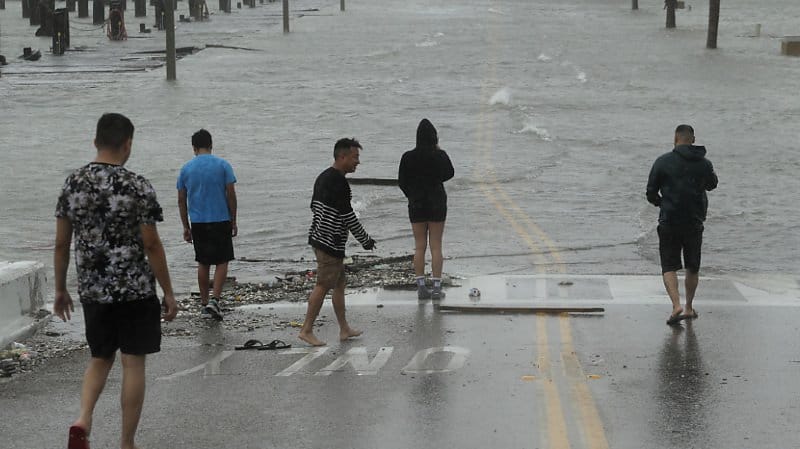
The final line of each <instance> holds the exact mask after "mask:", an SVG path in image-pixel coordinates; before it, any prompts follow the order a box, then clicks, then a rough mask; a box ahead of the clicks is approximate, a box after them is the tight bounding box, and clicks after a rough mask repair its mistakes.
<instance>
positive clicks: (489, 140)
mask: <svg viewBox="0 0 800 449" xmlns="http://www.w3.org/2000/svg"><path fill="white" fill-rule="evenodd" d="M487 29H488V35H487V37H488V40H489V43H490V45H492V46H496V42H495V39H494V34H493V33H492V31H493V27H492V26H489V27H488V28H487ZM494 54H495V53H494V52H490V54H489V57H488V58H487V61H488V62H487V65H488V73H487V75H488V76H487V78H486V79H485V82H484V83H483V85H482V87H481V109H480V112H481V116H480V120H479V123H478V139H476V141H477V142H478V155H479V159H480V160H481V162H482V164H479V165H478V167H479V168H476V175H477V177H478V178H479V179H483V180H484V181H483V182H481V183H480V184H479V187H480V189H481V191H482V192H483V194H484V196H485V197H486V198H487V199H488V200H489V202H490V203H491V204H492V205H493V206H494V207H495V209H496V210H497V211H498V212H499V214H500V215H501V216H502V217H503V218H504V219H505V220H506V221H508V223H509V224H510V225H511V227H512V229H514V231H515V232H516V233H517V235H518V236H519V238H520V239H522V241H523V242H524V243H525V244H526V245H527V247H528V248H529V249H530V251H531V256H532V258H533V260H534V263H535V265H536V271H537V272H543V271H546V267H547V266H548V265H551V266H554V267H555V269H556V270H557V271H558V272H559V273H566V268H565V265H564V262H563V259H562V257H561V253H560V252H559V249H558V246H557V245H556V244H555V242H553V240H552V239H550V237H549V236H548V235H547V233H546V232H545V231H544V230H543V229H542V228H541V227H540V226H539V225H538V224H536V222H535V221H534V220H533V219H532V218H531V217H530V216H529V214H527V213H526V212H525V211H524V210H522V208H521V207H520V206H519V204H517V203H516V202H515V201H514V200H513V199H512V198H511V196H510V195H509V194H508V192H507V191H506V190H505V189H504V188H503V187H502V186H501V185H500V183H499V182H498V180H497V176H496V169H495V165H494V163H493V161H492V157H491V148H492V146H493V142H494V140H495V139H494V131H495V122H494V116H493V114H492V113H491V111H490V110H489V108H488V101H487V99H488V98H489V95H488V92H487V90H488V85H489V83H490V82H491V83H493V84H497V82H496V81H497V70H496V68H497V66H496V62H495V61H494V60H493V55H494ZM543 246H544V247H546V248H547V251H546V252H543V251H542V247H543ZM548 256H549V258H550V259H549V260H548ZM559 324H560V330H561V348H562V350H561V357H562V360H563V368H564V370H565V374H566V377H567V383H568V384H569V386H570V390H571V391H570V392H571V397H572V398H573V400H574V402H575V405H574V406H575V407H576V408H577V409H578V415H579V419H580V423H579V424H580V426H579V429H578V430H579V431H580V432H581V435H582V436H583V440H584V442H585V447H587V448H588V449H608V442H607V440H606V436H605V432H604V429H603V425H602V422H601V420H600V416H599V413H598V411H597V408H596V406H595V404H594V401H593V399H592V396H591V391H590V390H589V387H588V385H587V383H586V377H585V375H584V374H583V370H582V369H581V367H580V362H579V361H578V358H577V356H576V355H575V350H574V347H573V344H572V332H571V329H570V324H569V318H568V317H567V316H566V315H564V316H562V317H561V318H560V321H559ZM536 334H537V344H536V347H537V356H536V360H537V362H538V366H539V371H540V375H541V379H542V382H541V384H542V390H543V392H544V397H545V402H546V409H545V414H546V417H547V418H546V421H547V435H546V438H545V439H546V441H547V443H546V446H547V447H549V448H551V449H569V448H571V445H570V441H569V435H568V433H567V423H566V418H565V417H566V415H565V414H564V409H563V407H562V403H561V398H560V395H559V388H558V384H557V382H555V381H554V378H553V369H552V366H551V358H550V344H549V339H548V335H547V318H546V316H545V315H542V314H538V315H537V317H536Z"/></svg>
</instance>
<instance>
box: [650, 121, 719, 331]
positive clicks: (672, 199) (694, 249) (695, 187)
mask: <svg viewBox="0 0 800 449" xmlns="http://www.w3.org/2000/svg"><path fill="white" fill-rule="evenodd" d="M693 144H694V129H692V127H691V126H689V125H680V126H678V127H677V128H676V129H675V148H674V149H673V150H672V151H670V152H669V153H666V154H663V155H661V156H660V157H659V158H658V159H656V161H655V163H653V168H652V169H651V170H650V176H649V178H648V180H647V201H649V202H650V203H652V204H653V205H654V206H658V207H659V208H661V212H660V213H659V215H658V228H657V231H658V251H659V254H660V256H661V272H662V274H663V277H664V287H666V289H667V294H668V295H669V299H670V301H672V313H671V314H670V316H669V319H667V324H670V325H672V324H677V323H679V322H680V321H681V320H684V319H693V318H697V312H696V311H695V310H694V308H693V307H692V301H693V300H694V294H695V292H696V291H697V284H698V282H699V280H700V276H699V272H700V247H701V246H702V244H703V229H704V228H703V222H704V221H705V220H706V211H707V210H708V197H707V196H706V191H711V190H714V189H715V188H716V187H717V183H718V179H717V175H716V173H714V166H713V165H711V161H709V160H708V159H706V157H705V156H706V148H705V147H701V146H696V145H693ZM681 251H683V261H684V265H685V266H686V279H685V285H686V308H685V309H684V308H682V307H681V298H680V293H679V292H678V273H677V271H678V270H680V269H681V268H683V266H682V265H681Z"/></svg>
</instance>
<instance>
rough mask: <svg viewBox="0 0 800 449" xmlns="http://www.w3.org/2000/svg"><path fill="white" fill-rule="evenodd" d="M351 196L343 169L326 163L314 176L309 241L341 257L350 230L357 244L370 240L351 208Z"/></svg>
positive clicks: (332, 254)
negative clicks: (312, 215)
mask: <svg viewBox="0 0 800 449" xmlns="http://www.w3.org/2000/svg"><path fill="white" fill-rule="evenodd" d="M351 199H352V193H351V192H350V184H349V183H348V182H347V178H345V176H344V174H343V173H341V172H340V171H338V170H336V169H335V168H333V167H330V168H328V169H327V170H325V171H323V172H322V173H320V175H319V176H317V180H316V181H315V182H314V195H313V197H312V198H311V211H312V213H313V214H314V218H313V219H312V221H311V228H310V229H309V230H308V244H309V245H311V246H313V247H314V248H318V249H320V250H322V251H325V252H326V253H328V254H330V255H331V256H334V257H341V258H344V256H345V244H346V243H347V236H348V232H352V233H353V237H355V238H356V240H358V242H359V243H361V245H366V244H367V242H369V241H370V236H369V234H367V231H365V230H364V228H363V227H362V226H361V223H360V222H359V221H358V218H357V217H356V213H355V212H354V211H353V206H352V205H351V204H350V200H351Z"/></svg>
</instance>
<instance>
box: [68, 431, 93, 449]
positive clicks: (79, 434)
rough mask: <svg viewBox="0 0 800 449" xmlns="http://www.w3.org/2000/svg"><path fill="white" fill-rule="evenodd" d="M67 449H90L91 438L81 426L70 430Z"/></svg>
mask: <svg viewBox="0 0 800 449" xmlns="http://www.w3.org/2000/svg"><path fill="white" fill-rule="evenodd" d="M67 449H89V436H88V435H86V429H84V428H83V427H79V426H72V427H70V428H69V443H68V444H67Z"/></svg>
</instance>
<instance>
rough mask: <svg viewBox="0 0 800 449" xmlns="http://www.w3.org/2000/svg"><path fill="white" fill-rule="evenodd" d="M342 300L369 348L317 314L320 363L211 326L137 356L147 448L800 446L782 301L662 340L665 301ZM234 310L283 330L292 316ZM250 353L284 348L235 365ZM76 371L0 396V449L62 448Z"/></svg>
mask: <svg viewBox="0 0 800 449" xmlns="http://www.w3.org/2000/svg"><path fill="white" fill-rule="evenodd" d="M656 287H658V286H657V285H656ZM461 293H463V292H461ZM484 295H486V293H484ZM712 299H713V298H712ZM352 302H353V305H351V306H350V308H349V317H350V321H351V323H352V324H353V325H355V326H360V327H361V328H363V329H364V330H365V334H364V336H363V337H362V338H360V339H356V340H353V341H348V342H345V343H339V342H337V341H335V340H336V335H337V326H336V325H335V323H334V322H333V321H332V320H333V314H332V311H331V309H330V305H329V304H326V306H325V308H324V309H323V315H326V316H327V318H326V321H325V323H324V325H323V326H321V327H320V328H318V334H319V336H320V337H321V338H323V339H325V340H327V341H329V342H330V345H329V346H328V347H326V348H323V349H317V350H314V349H311V348H308V347H306V346H304V345H301V344H300V341H299V340H297V339H296V338H295V334H296V329H292V328H287V329H282V330H275V331H273V330H270V329H269V328H263V329H258V330H255V331H253V332H240V331H227V330H222V329H221V328H219V327H218V326H215V325H210V326H209V327H208V328H207V329H204V330H202V332H200V334H199V335H196V336H193V337H180V338H177V337H170V338H165V340H164V344H163V350H162V352H161V353H160V354H157V355H155V356H151V357H150V358H149V364H148V379H147V380H148V390H147V397H146V401H145V410H144V415H143V418H142V422H141V424H140V428H139V433H138V442H139V445H140V446H141V448H143V449H151V448H197V449H206V448H220V447H226V448H290V447H291V448H410V447H420V448H427V447H431V448H432V447H465V448H482V447H487V446H493V447H503V448H560V447H571V448H606V447H609V448H672V447H684V448H734V447H742V448H745V447H758V448H789V447H798V445H800V437H798V435H797V433H796V431H795V424H796V423H797V422H798V419H800V408H799V407H798V406H797V398H798V394H800V382H798V381H797V378H798V374H799V372H800V355H799V354H798V352H797V344H796V341H797V340H798V336H800V335H798V334H799V333H800V331H798V326H797V316H798V309H797V308H796V307H795V306H792V305H789V303H787V305H774V304H772V305H767V304H764V305H759V304H756V303H752V302H747V301H727V302H726V301H722V300H719V301H715V300H709V301H706V302H703V301H701V300H700V299H698V303H697V308H698V310H699V311H700V318H699V319H697V320H696V321H693V322H687V323H684V324H683V325H681V326H680V327H676V328H670V327H668V326H666V325H665V324H664V320H665V318H666V315H667V314H668V311H669V308H668V306H667V303H666V302H664V303H655V302H653V301H649V302H648V301H644V302H642V303H639V304H636V303H627V304H625V303H614V301H608V302H607V303H606V304H605V313H602V314H592V315H569V316H567V315H506V314H460V313H446V312H441V311H436V310H434V308H433V307H432V306H431V304H430V303H426V304H422V305H418V303H417V301H416V300H415V299H413V298H412V297H411V296H410V295H409V294H408V293H401V292H394V293H390V292H383V293H381V294H379V295H378V297H377V299H376V300H375V301H374V302H371V301H361V302H360V301H358V299H357V297H354V300H353V301H352ZM445 302H446V303H449V304H468V303H467V302H465V301H459V300H458V299H456V298H455V297H451V298H449V299H448V300H446V301H445ZM483 303H484V305H491V301H490V300H488V299H487V300H484V301H483ZM378 304H381V305H383V307H378V306H377V305H378ZM235 313H236V314H249V313H264V314H270V315H272V316H273V317H274V319H275V321H276V322H277V321H280V320H285V321H291V320H298V319H302V316H303V314H304V306H303V305H284V306H281V305H277V306H274V307H267V306H262V308H261V309H255V308H251V309H248V310H246V311H237V312H235ZM249 338H256V339H259V340H262V341H264V342H268V341H271V340H273V339H276V338H278V339H283V340H285V341H287V342H289V343H291V344H292V345H293V347H292V349H288V350H279V351H233V347H234V346H235V345H238V344H241V343H243V342H244V341H245V340H247V339H249ZM86 357H87V354H86V353H84V352H80V353H76V354H74V355H73V356H71V357H69V358H66V359H61V360H54V361H51V362H49V363H48V364H47V365H46V366H44V367H42V368H40V369H39V370H38V372H37V373H35V374H34V375H29V376H23V377H20V378H18V379H15V380H12V381H10V382H6V383H2V384H0V413H2V419H0V434H2V435H3V437H2V439H3V444H2V447H3V448H8V449H16V448H26V449H29V448H58V447H65V441H66V429H67V427H68V426H69V424H70V422H71V420H73V419H74V417H75V416H76V413H77V411H78V395H79V391H80V381H81V376H82V370H83V367H84V363H85V361H86ZM120 374H121V373H120V372H119V370H118V368H115V370H114V371H113V372H112V375H111V378H110V381H109V384H108V386H107V388H106V391H105V393H104V394H103V396H102V398H101V400H100V402H99V404H98V406H97V409H96V412H95V416H96V418H95V420H96V421H95V428H94V433H93V435H92V444H93V446H92V447H95V448H105V447H109V448H110V447H115V441H116V437H117V435H118V432H119V411H118V393H119V386H120Z"/></svg>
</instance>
